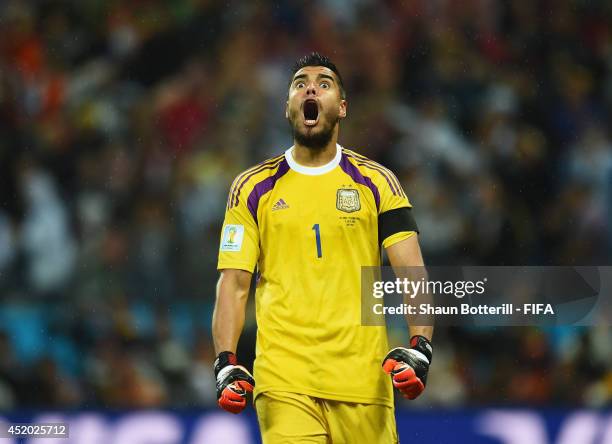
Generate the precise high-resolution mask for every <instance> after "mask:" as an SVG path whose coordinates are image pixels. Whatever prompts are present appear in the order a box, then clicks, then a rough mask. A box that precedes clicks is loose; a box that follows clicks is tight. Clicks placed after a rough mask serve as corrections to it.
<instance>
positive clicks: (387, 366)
mask: <svg viewBox="0 0 612 444" xmlns="http://www.w3.org/2000/svg"><path fill="white" fill-rule="evenodd" d="M432 355H433V349H432V348H431V343H430V342H429V341H428V340H427V338H425V337H424V336H420V335H417V336H413V337H412V338H410V348H404V347H397V348H394V349H393V350H391V351H390V352H389V353H387V356H385V359H384V361H383V370H384V371H385V373H387V374H389V375H391V379H392V380H393V387H395V388H396V389H399V391H400V392H401V393H402V396H403V397H404V398H408V399H415V398H416V397H418V396H419V395H420V394H421V393H423V390H425V384H427V372H428V371H429V365H430V364H431V358H432Z"/></svg>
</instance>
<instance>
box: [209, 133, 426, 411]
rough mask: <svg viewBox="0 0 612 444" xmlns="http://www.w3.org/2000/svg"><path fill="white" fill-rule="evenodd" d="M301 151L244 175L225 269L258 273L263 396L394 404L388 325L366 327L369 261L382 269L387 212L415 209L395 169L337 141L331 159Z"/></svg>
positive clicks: (235, 193)
mask: <svg viewBox="0 0 612 444" xmlns="http://www.w3.org/2000/svg"><path fill="white" fill-rule="evenodd" d="M292 150H293V148H290V149H289V150H287V151H286V152H285V153H284V154H283V155H280V156H278V157H274V158H272V159H270V160H267V161H265V162H262V163H260V164H258V165H256V166H254V167H253V168H250V169H248V170H246V171H245V172H243V173H242V174H240V175H238V177H237V178H236V179H235V180H234V182H233V184H232V186H231V189H230V193H229V197H228V202H227V211H226V214H225V220H224V223H223V229H222V232H221V242H220V248H219V262H218V269H220V270H222V269H228V268H233V269H241V270H246V271H249V272H254V271H257V285H256V294H255V305H256V317H257V345H256V358H255V363H254V377H255V382H256V387H255V396H257V395H258V394H260V393H263V392H266V391H284V392H293V393H302V394H306V395H310V396H315V397H320V398H325V399H332V400H340V401H347V402H357V403H371V404H384V405H393V393H392V386H391V381H390V379H389V377H388V376H387V375H385V373H384V372H383V371H382V368H381V362H382V359H383V358H384V356H385V354H386V353H387V352H388V346H387V335H386V329H385V327H384V326H382V327H380V326H361V325H360V323H361V286H360V280H361V266H365V265H367V266H372V265H380V263H381V251H380V244H381V243H382V244H383V246H384V247H388V246H389V245H391V244H393V243H395V242H398V241H400V240H403V239H406V238H407V237H409V236H411V235H413V234H414V231H398V232H397V233H392V234H391V235H388V236H386V238H385V239H379V227H378V221H379V216H380V215H381V214H383V213H384V212H387V211H390V210H394V209H398V208H403V207H410V206H411V205H410V202H409V201H408V198H407V197H406V195H405V194H404V191H403V190H402V187H401V186H400V183H399V181H398V180H397V178H396V177H395V176H394V175H393V173H391V172H390V171H389V170H388V169H386V168H384V167H382V166H381V165H380V164H378V163H376V162H373V161H371V160H369V159H367V158H366V157H364V156H361V155H359V154H357V153H355V152H353V151H350V150H347V149H345V148H342V147H341V146H339V145H338V146H337V152H336V156H335V158H334V159H333V160H332V161H331V162H330V163H328V164H327V165H324V166H320V167H305V166H302V165H299V164H297V163H296V161H295V160H294V158H293V155H292Z"/></svg>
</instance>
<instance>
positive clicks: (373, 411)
mask: <svg viewBox="0 0 612 444" xmlns="http://www.w3.org/2000/svg"><path fill="white" fill-rule="evenodd" d="M255 409H256V410H257V418H258V420H259V428H260V429H261V437H262V440H263V444H285V443H290V444H306V443H308V444H332V443H333V444H362V443H367V444H370V443H371V444H396V443H398V439H397V431H396V428H395V416H394V414H393V408H391V407H388V406H384V405H377V404H356V403H352V402H341V401H331V400H329V399H320V398H314V397H312V396H308V395H302V394H298V393H288V392H264V393H261V394H260V395H259V396H258V397H257V398H256V399H255Z"/></svg>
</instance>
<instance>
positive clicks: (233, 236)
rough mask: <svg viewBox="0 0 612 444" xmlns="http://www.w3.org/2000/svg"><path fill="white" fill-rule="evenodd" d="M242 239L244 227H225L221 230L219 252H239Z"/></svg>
mask: <svg viewBox="0 0 612 444" xmlns="http://www.w3.org/2000/svg"><path fill="white" fill-rule="evenodd" d="M243 238H244V225H226V226H225V227H224V228H223V238H222V239H221V251H240V249H241V248H242V239H243Z"/></svg>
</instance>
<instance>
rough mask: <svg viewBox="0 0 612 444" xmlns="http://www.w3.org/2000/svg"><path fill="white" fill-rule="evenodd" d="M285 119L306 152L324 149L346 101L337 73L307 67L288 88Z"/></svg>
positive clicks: (321, 67) (344, 110)
mask: <svg viewBox="0 0 612 444" xmlns="http://www.w3.org/2000/svg"><path fill="white" fill-rule="evenodd" d="M285 116H286V117H287V119H288V120H289V124H290V125H291V129H292V131H293V137H294V139H295V141H296V142H297V143H299V144H300V145H303V146H305V147H307V148H312V149H322V148H324V147H325V146H326V145H327V143H329V141H330V140H331V138H332V136H333V134H334V131H336V128H337V126H338V122H339V120H340V119H342V118H344V117H345V116H346V101H345V100H344V99H343V98H342V92H341V89H340V85H339V84H338V79H337V77H336V75H335V74H334V72H333V71H332V70H331V69H329V68H326V67H323V66H306V67H304V68H302V69H300V70H299V71H297V72H296V73H295V75H294V76H293V79H292V81H291V86H290V87H289V97H288V99H287V109H286V111H285Z"/></svg>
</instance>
